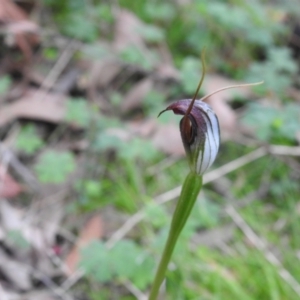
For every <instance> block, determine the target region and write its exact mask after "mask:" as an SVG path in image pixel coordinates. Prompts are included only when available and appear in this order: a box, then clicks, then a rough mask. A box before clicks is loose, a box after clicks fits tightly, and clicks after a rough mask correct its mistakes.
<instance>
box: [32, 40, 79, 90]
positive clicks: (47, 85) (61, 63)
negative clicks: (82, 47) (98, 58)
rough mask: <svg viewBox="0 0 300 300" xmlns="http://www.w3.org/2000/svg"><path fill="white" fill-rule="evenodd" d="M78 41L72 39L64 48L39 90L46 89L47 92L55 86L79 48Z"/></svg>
mask: <svg viewBox="0 0 300 300" xmlns="http://www.w3.org/2000/svg"><path fill="white" fill-rule="evenodd" d="M78 45H79V43H78V41H77V40H72V41H70V42H69V44H68V45H67V46H66V48H65V49H64V51H63V53H62V54H61V56H60V57H59V59H58V60H57V61H56V63H55V65H54V66H53V68H52V69H51V70H50V72H49V73H48V75H47V77H46V78H45V79H44V81H43V82H42V84H41V87H40V88H39V90H38V92H39V91H41V90H44V91H46V92H49V90H50V89H51V88H52V87H53V85H54V84H55V82H56V81H57V79H58V78H59V76H60V74H61V73H62V71H63V70H64V69H65V67H66V66H67V64H68V63H69V61H70V59H71V58H72V57H73V55H74V53H75V51H76V50H77V48H78Z"/></svg>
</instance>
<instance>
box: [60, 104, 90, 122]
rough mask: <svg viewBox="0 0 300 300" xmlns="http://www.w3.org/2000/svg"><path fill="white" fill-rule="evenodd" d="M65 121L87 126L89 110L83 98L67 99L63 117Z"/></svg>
mask: <svg viewBox="0 0 300 300" xmlns="http://www.w3.org/2000/svg"><path fill="white" fill-rule="evenodd" d="M65 119H66V121H67V122H70V123H75V124H78V125H81V126H84V127H86V126H88V124H89V120H90V112H89V108H88V105H87V102H86V100H85V99H83V98H72V99H69V100H68V101H67V112H66V117H65Z"/></svg>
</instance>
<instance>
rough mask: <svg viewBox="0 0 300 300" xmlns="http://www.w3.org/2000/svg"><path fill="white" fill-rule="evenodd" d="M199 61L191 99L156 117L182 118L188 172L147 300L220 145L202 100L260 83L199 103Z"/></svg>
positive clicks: (152, 297)
mask: <svg viewBox="0 0 300 300" xmlns="http://www.w3.org/2000/svg"><path fill="white" fill-rule="evenodd" d="M201 61H202V69H203V72H202V76H201V80H200V82H199V84H198V87H197V90H196V93H195V95H194V97H193V99H186V100H179V101H177V102H174V103H172V104H171V105H169V106H168V107H167V108H166V109H165V110H163V111H162V112H160V114H159V115H158V116H160V115H161V114H162V113H164V112H165V111H168V110H173V112H174V113H175V114H179V115H183V118H182V119H181V121H180V125H179V128H180V134H181V139H182V143H183V146H184V149H185V152H186V156H187V159H188V162H189V166H190V170H191V171H190V173H189V174H188V175H187V177H186V179H185V181H184V184H183V186H182V190H181V194H180V197H179V200H178V202H177V205H176V208H175V211H174V214H173V218H172V222H171V227H170V231H169V235H168V239H167V242H166V245H165V248H164V252H163V254H162V258H161V260H160V263H159V266H158V269H157V272H156V275H155V278H154V283H153V285H152V288H151V291H150V295H149V300H156V298H157V296H158V293H159V288H160V286H161V284H162V282H163V280H164V278H165V273H166V270H167V267H168V264H169V262H170V259H171V256H172V253H173V251H174V248H175V245H176V242H177V240H178V237H179V235H180V233H181V231H182V229H183V227H184V225H185V223H186V221H187V219H188V217H189V215H190V213H191V210H192V208H193V206H194V204H195V202H196V200H197V197H198V194H199V192H200V190H201V187H202V176H203V174H204V172H206V171H207V169H208V168H209V167H210V166H211V165H212V164H213V162H214V161H215V159H216V157H217V154H218V150H219V145H220V128H219V121H218V117H217V116H216V114H215V113H214V111H213V109H212V108H211V107H210V106H209V105H208V104H207V103H205V102H204V100H206V99H207V98H209V97H210V96H212V95H213V94H215V93H218V92H220V91H223V90H226V89H230V88H236V87H244V86H252V85H257V84H261V83H262V82H259V83H252V84H243V85H236V86H228V87H225V88H222V89H220V90H217V91H215V92H213V93H211V94H209V95H207V96H205V97H203V98H202V99H200V100H196V97H197V95H198V93H199V90H200V87H201V85H202V82H203V80H204V75H205V60H204V53H203V52H202V55H201Z"/></svg>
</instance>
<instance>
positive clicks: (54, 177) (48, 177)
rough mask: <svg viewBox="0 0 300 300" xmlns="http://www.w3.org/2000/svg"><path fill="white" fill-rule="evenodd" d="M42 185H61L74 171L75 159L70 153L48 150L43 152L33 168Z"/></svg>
mask: <svg viewBox="0 0 300 300" xmlns="http://www.w3.org/2000/svg"><path fill="white" fill-rule="evenodd" d="M34 169H35V171H36V173H37V176H38V178H39V180H40V181H41V182H43V183H61V182H64V181H65V180H66V177H67V176H68V175H69V174H70V173H71V172H72V171H74V170H75V159H74V156H73V154H72V153H70V152H58V151H54V150H48V151H46V152H44V153H43V154H42V155H41V156H40V157H39V160H38V162H37V164H36V165H35V167H34Z"/></svg>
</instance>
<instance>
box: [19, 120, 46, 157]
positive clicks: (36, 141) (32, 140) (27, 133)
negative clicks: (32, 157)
mask: <svg viewBox="0 0 300 300" xmlns="http://www.w3.org/2000/svg"><path fill="white" fill-rule="evenodd" d="M43 145H44V143H43V140H42V139H41V138H40V137H39V136H38V135H37V133H36V130H35V127H34V126H33V125H32V124H29V125H26V126H24V127H23V128H22V129H21V131H20V133H19V134H18V136H17V138H16V144H15V146H16V148H17V149H18V150H20V151H23V152H24V153H26V154H34V153H35V152H36V151H37V150H39V149H40V148H41V147H42V146H43Z"/></svg>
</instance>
